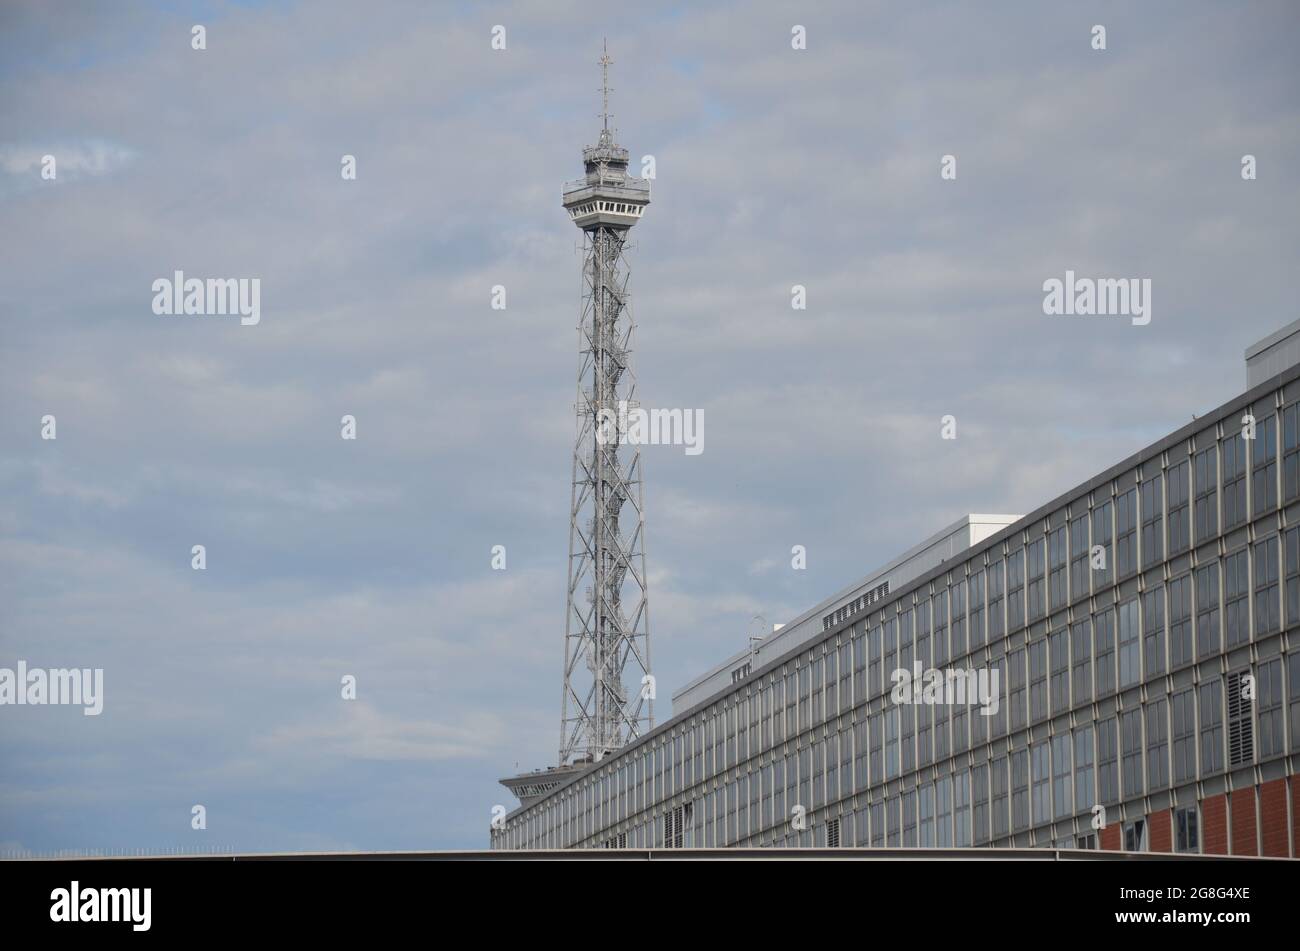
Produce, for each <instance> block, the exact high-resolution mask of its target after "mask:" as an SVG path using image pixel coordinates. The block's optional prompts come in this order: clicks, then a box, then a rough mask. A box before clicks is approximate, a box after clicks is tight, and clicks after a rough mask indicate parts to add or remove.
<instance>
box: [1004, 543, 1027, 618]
mask: <svg viewBox="0 0 1300 951" xmlns="http://www.w3.org/2000/svg"><path fill="white" fill-rule="evenodd" d="M1024 626H1025V551H1024V549H1023V548H1019V549H1016V550H1015V551H1012V552H1011V554H1009V555H1007V630H1008V631H1015V630H1018V629H1020V628H1022V627H1024Z"/></svg>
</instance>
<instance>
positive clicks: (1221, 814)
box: [1201, 794, 1228, 855]
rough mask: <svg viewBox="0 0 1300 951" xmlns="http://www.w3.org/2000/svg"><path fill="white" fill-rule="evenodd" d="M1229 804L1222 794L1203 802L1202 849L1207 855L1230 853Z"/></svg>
mask: <svg viewBox="0 0 1300 951" xmlns="http://www.w3.org/2000/svg"><path fill="white" fill-rule="evenodd" d="M1227 806H1228V804H1227V797H1226V796H1224V795H1222V794H1220V795H1218V796H1211V797H1210V798H1209V799H1206V800H1204V801H1203V802H1202V803H1201V851H1202V852H1204V853H1205V854H1206V855H1227V854H1228V808H1227Z"/></svg>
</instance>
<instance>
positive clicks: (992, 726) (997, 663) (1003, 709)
mask: <svg viewBox="0 0 1300 951" xmlns="http://www.w3.org/2000/svg"><path fill="white" fill-rule="evenodd" d="M995 671H996V672H997V683H998V685H999V689H1000V690H1002V691H1003V696H1004V697H1005V696H1006V693H1005V691H1006V689H1007V686H1006V685H1007V660H1006V658H1005V657H994V658H993V659H992V660H990V661H989V683H990V685H991V684H992V683H993V675H994V672H995ZM979 715H980V716H981V717H983V716H984V712H983V711H982V710H981V711H980V713H979ZM988 719H989V721H990V722H989V736H1002V735H1004V734H1005V733H1006V732H1007V705H1006V704H1005V703H999V704H998V708H997V710H996V711H995V712H993V713H991V714H989V716H988Z"/></svg>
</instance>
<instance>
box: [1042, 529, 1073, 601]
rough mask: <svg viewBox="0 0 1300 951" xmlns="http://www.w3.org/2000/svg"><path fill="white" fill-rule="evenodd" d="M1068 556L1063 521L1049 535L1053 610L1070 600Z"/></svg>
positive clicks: (1050, 594)
mask: <svg viewBox="0 0 1300 951" xmlns="http://www.w3.org/2000/svg"><path fill="white" fill-rule="evenodd" d="M1066 557H1067V553H1066V548H1065V524H1064V523H1063V522H1062V524H1061V527H1060V528H1058V529H1056V530H1055V531H1053V532H1052V533H1051V534H1050V535H1048V536H1047V560H1048V582H1047V590H1048V599H1049V605H1048V606H1049V608H1050V610H1052V611H1056V610H1059V609H1060V608H1063V607H1065V604H1066V602H1067V601H1068V600H1069V597H1068V592H1067V591H1066V583H1065V581H1066V577H1065V563H1066Z"/></svg>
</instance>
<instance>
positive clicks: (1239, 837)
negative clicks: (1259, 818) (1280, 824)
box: [1232, 786, 1259, 855]
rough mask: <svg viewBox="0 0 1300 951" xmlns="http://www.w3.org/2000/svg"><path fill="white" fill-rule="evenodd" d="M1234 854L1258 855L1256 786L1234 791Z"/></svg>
mask: <svg viewBox="0 0 1300 951" xmlns="http://www.w3.org/2000/svg"><path fill="white" fill-rule="evenodd" d="M1232 854H1233V855H1258V854H1259V849H1258V847H1257V846H1256V845H1255V788H1254V787H1253V786H1252V787H1250V788H1248V789H1237V790H1234V791H1233V793H1232Z"/></svg>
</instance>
